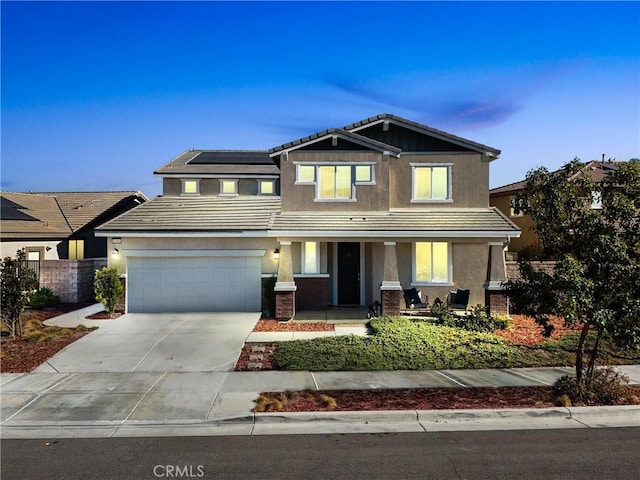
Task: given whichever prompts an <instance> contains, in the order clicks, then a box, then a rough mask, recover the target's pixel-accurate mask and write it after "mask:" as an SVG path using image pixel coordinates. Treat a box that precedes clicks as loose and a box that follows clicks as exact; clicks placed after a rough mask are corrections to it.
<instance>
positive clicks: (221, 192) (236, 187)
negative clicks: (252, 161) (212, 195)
mask: <svg viewBox="0 0 640 480" xmlns="http://www.w3.org/2000/svg"><path fill="white" fill-rule="evenodd" d="M219 181H220V191H219V195H221V196H224V197H236V196H238V179H237V178H221V179H219ZM225 182H229V183H232V184H233V186H234V189H233V190H234V191H233V193H226V192H223V191H222V190H223V186H224V184H225Z"/></svg>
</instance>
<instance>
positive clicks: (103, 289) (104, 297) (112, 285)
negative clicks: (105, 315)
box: [93, 267, 124, 314]
mask: <svg viewBox="0 0 640 480" xmlns="http://www.w3.org/2000/svg"><path fill="white" fill-rule="evenodd" d="M93 286H94V289H95V293H96V300H98V301H99V302H100V303H102V305H103V306H104V309H105V310H106V311H107V312H109V314H112V313H113V312H114V311H115V309H116V305H117V304H118V300H119V299H120V295H122V292H123V291H124V287H123V286H122V283H120V275H118V269H117V268H116V267H104V268H101V269H100V270H96V274H95V280H94V282H93Z"/></svg>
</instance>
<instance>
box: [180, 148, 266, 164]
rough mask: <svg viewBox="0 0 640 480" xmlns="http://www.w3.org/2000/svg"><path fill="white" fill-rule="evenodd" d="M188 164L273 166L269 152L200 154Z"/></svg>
mask: <svg viewBox="0 0 640 480" xmlns="http://www.w3.org/2000/svg"><path fill="white" fill-rule="evenodd" d="M187 163H189V164H196V165H273V160H271V157H270V156H269V154H268V153H267V152H261V151H256V152H247V151H222V150H221V151H215V152H200V153H199V154H198V155H196V156H195V157H194V158H192V159H191V160H189V161H188V162H187Z"/></svg>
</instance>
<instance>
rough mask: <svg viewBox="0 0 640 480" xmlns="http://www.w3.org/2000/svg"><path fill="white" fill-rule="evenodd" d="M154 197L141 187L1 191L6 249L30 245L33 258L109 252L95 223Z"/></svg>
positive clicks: (6, 252) (5, 252) (1, 237)
mask: <svg viewBox="0 0 640 480" xmlns="http://www.w3.org/2000/svg"><path fill="white" fill-rule="evenodd" d="M147 200H148V199H147V197H145V196H144V195H143V194H142V193H141V192H134V191H124V192H39V193H10V192H0V202H1V203H0V206H1V213H0V221H1V222H2V223H1V225H0V255H1V256H2V258H5V257H13V256H15V254H16V251H17V250H20V249H24V250H25V252H26V253H27V259H28V260H31V261H39V260H58V259H65V260H67V259H68V260H82V259H85V258H104V257H106V256H107V242H106V239H104V238H97V237H96V236H95V232H94V229H95V227H97V226H98V225H100V224H101V223H103V222H105V221H107V220H111V219H112V218H114V217H116V216H118V215H120V214H121V213H123V212H126V211H127V210H130V209H131V208H133V207H135V206H138V205H140V204H141V203H144V202H146V201H147Z"/></svg>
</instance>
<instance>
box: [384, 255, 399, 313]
mask: <svg viewBox="0 0 640 480" xmlns="http://www.w3.org/2000/svg"><path fill="white" fill-rule="evenodd" d="M401 292H402V286H401V285H400V279H399V276H398V258H397V256H396V242H384V274H383V276H382V285H381V286H380V296H381V297H382V313H385V314H387V315H399V314H400V301H401V299H402V293H401Z"/></svg>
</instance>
